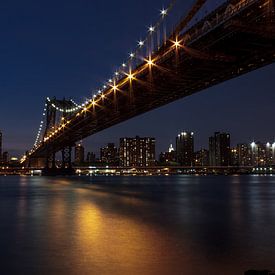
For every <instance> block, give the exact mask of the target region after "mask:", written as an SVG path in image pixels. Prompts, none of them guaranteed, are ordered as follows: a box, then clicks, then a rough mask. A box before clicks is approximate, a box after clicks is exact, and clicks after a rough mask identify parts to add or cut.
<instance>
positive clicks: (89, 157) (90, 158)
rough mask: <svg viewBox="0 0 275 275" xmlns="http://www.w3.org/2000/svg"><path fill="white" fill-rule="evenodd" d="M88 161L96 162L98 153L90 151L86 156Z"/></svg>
mask: <svg viewBox="0 0 275 275" xmlns="http://www.w3.org/2000/svg"><path fill="white" fill-rule="evenodd" d="M86 162H87V163H95V162H96V155H95V153H93V152H88V153H87V157H86Z"/></svg>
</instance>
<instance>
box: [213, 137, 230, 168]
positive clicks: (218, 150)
mask: <svg viewBox="0 0 275 275" xmlns="http://www.w3.org/2000/svg"><path fill="white" fill-rule="evenodd" d="M209 164H210V166H228V165H230V135H229V134H228V133H220V132H215V133H214V136H212V137H210V138H209Z"/></svg>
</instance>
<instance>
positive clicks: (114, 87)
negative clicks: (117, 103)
mask: <svg viewBox="0 0 275 275" xmlns="http://www.w3.org/2000/svg"><path fill="white" fill-rule="evenodd" d="M112 89H113V91H114V92H115V91H117V89H118V87H117V85H116V84H114V85H113V86H112Z"/></svg>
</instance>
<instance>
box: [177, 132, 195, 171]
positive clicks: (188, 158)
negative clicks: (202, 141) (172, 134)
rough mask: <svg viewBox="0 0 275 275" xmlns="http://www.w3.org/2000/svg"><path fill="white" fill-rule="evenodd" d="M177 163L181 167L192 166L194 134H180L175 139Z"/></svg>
mask: <svg viewBox="0 0 275 275" xmlns="http://www.w3.org/2000/svg"><path fill="white" fill-rule="evenodd" d="M176 154H177V162H178V163H180V164H181V165H183V166H192V165H193V158H194V133H193V132H182V133H181V134H179V135H178V136H177V137H176Z"/></svg>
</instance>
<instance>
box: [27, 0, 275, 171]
mask: <svg viewBox="0 0 275 275" xmlns="http://www.w3.org/2000/svg"><path fill="white" fill-rule="evenodd" d="M181 1H183V0H178V1H173V2H171V4H170V5H169V6H168V7H167V8H163V9H161V10H160V15H159V18H158V20H157V22H156V23H155V24H153V25H150V26H149V27H148V29H147V34H146V37H145V38H144V39H140V40H138V41H137V46H136V49H135V50H134V51H130V52H129V54H128V58H127V60H126V61H125V62H122V63H121V65H120V66H119V67H118V69H117V70H116V71H115V72H114V74H113V76H112V77H111V78H110V79H108V80H107V81H106V83H104V84H103V86H102V87H101V88H99V89H97V91H96V93H94V94H93V95H92V97H91V98H90V99H88V100H86V102H84V103H82V104H77V103H75V102H74V101H73V100H65V99H63V100H57V99H55V98H52V99H50V98H47V100H46V103H45V106H44V109H43V119H42V120H41V124H40V126H39V130H38V134H37V137H36V139H35V143H34V146H33V148H32V149H31V150H30V151H29V152H28V153H27V154H26V155H25V156H24V157H23V158H22V162H28V165H31V166H41V165H38V164H37V163H38V162H39V161H38V159H41V158H43V159H46V161H45V165H46V166H48V165H49V163H50V162H52V163H54V161H53V160H54V158H55V153H56V152H58V151H62V158H63V162H64V167H65V166H66V165H69V166H70V157H71V147H73V146H74V145H75V143H76V142H77V141H79V140H82V139H84V138H86V137H88V136H90V135H92V134H95V133H97V132H99V131H102V130H104V129H106V128H109V127H111V126H113V125H116V124H118V123H120V122H122V121H125V120H127V119H130V118H132V117H134V116H137V115H140V114H142V113H145V112H147V111H150V110H153V109H155V108H158V107H160V106H163V105H165V104H168V103H170V102H173V101H175V100H177V99H180V98H183V97H186V96H190V95H192V94H194V93H196V92H198V91H202V90H204V89H206V88H209V87H211V86H213V85H216V84H219V83H221V82H224V81H227V80H229V79H232V78H235V77H238V76H240V75H242V74H245V73H248V72H250V71H253V70H255V69H258V68H261V67H263V66H266V65H268V64H271V63H273V62H274V60H275V49H274V46H273V45H275V27H274V26H275V25H274V22H275V16H274V0H241V1H240V0H229V1H226V2H223V1H221V2H223V3H221V4H220V5H218V6H217V7H215V8H214V9H213V10H212V11H211V12H209V13H208V14H205V15H204V16H202V17H201V18H199V19H198V20H195V19H196V16H198V13H199V12H200V11H201V10H202V9H203V7H204V6H205V5H206V4H207V1H206V0H197V1H194V3H193V5H192V7H191V8H190V10H189V11H188V12H184V11H182V12H183V14H182V15H181V16H180V17H179V18H176V17H175V16H174V14H173V13H174V11H175V10H178V9H177V4H178V3H179V2H181ZM175 18H176V19H177V22H173V19H175Z"/></svg>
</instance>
